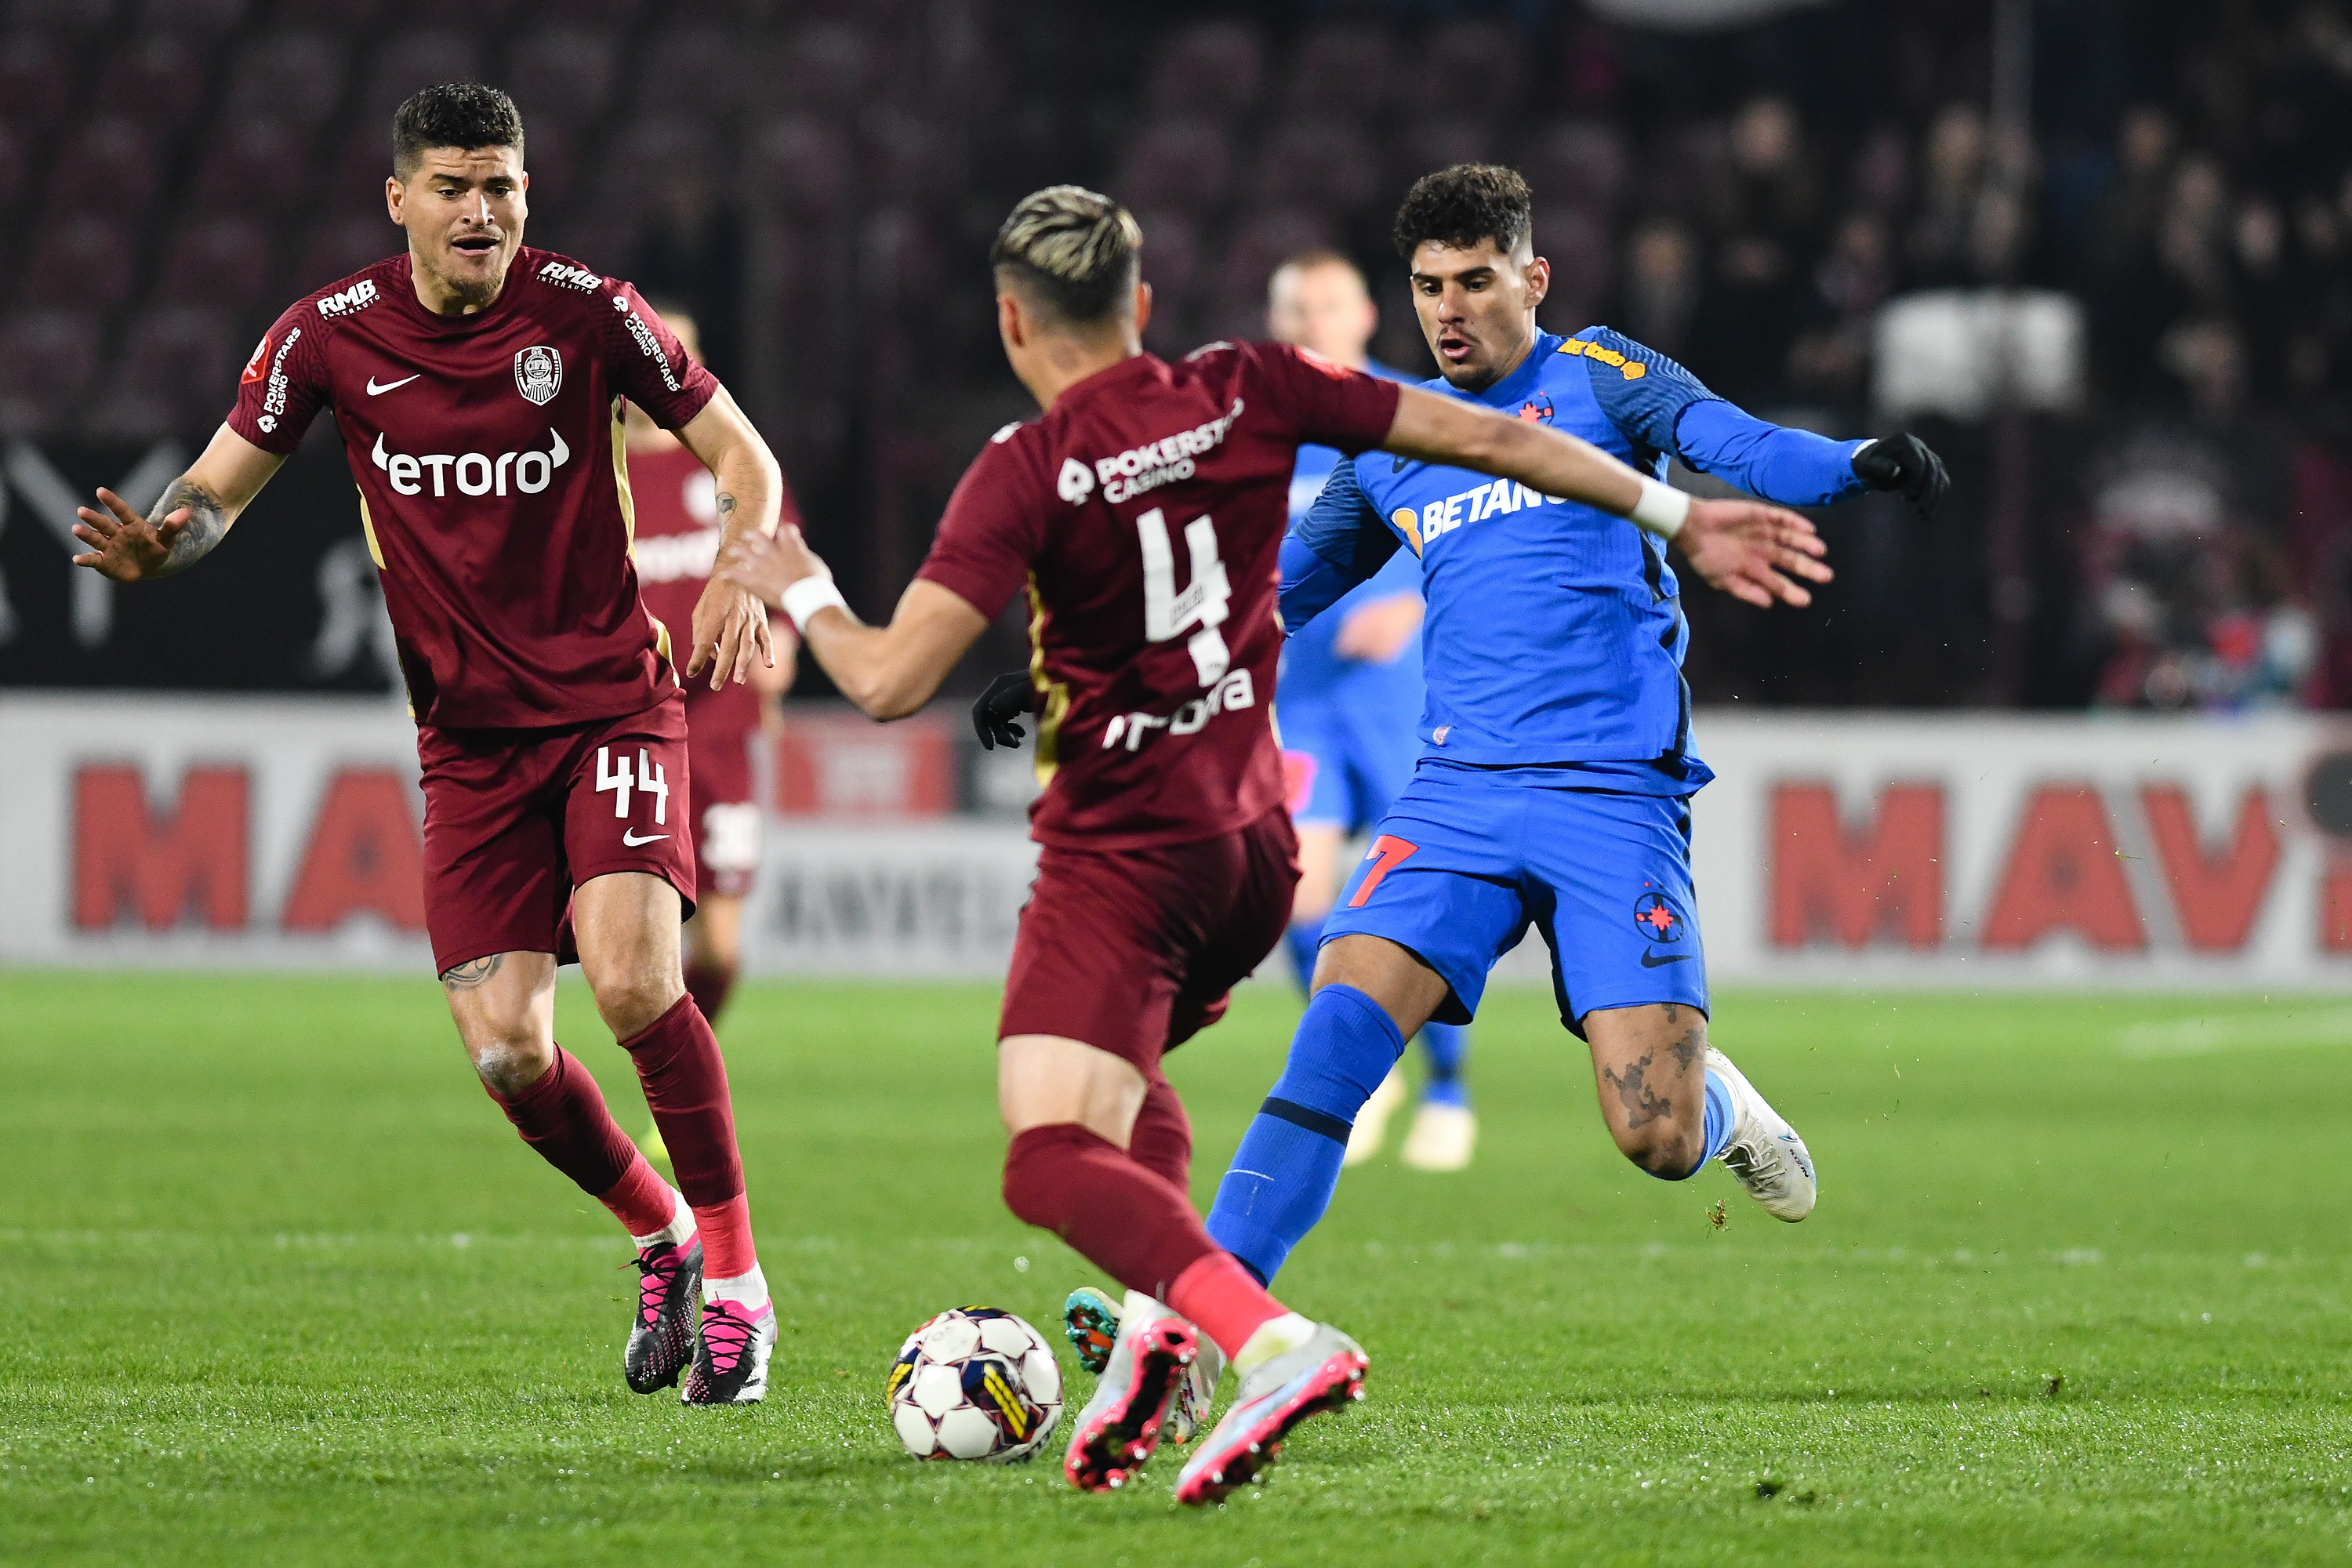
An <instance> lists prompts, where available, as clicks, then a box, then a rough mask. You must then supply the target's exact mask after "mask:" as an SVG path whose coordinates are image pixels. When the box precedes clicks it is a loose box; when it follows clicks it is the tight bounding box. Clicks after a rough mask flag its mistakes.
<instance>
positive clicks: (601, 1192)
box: [483, 1046, 671, 1234]
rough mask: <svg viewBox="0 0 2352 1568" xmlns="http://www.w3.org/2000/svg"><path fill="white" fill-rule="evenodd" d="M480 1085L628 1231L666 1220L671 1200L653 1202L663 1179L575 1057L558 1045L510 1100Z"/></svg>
mask: <svg viewBox="0 0 2352 1568" xmlns="http://www.w3.org/2000/svg"><path fill="white" fill-rule="evenodd" d="M483 1088H484V1090H485V1092H487V1093H488V1095H489V1097H490V1099H491V1100H495V1101H497V1103H498V1107H499V1110H503V1111H505V1112H506V1113H507V1120H508V1121H511V1122H513V1123H514V1128H515V1131H517V1132H520V1133H521V1134H522V1141H523V1142H526V1143H528V1144H530V1146H531V1148H532V1149H534V1150H536V1151H537V1152H538V1153H539V1156H540V1158H541V1159H542V1160H545V1161H546V1162H547V1163H549V1164H551V1165H552V1166H554V1167H555V1168H556V1169H557V1170H559V1171H561V1172H562V1173H564V1174H565V1175H567V1176H569V1177H571V1178H572V1181H574V1182H575V1183H577V1184H579V1186H580V1189H581V1191H583V1192H584V1193H586V1194H588V1195H589V1196H590V1197H593V1198H594V1199H596V1200H597V1201H598V1202H599V1203H602V1204H604V1206H605V1207H607V1208H609V1209H611V1210H612V1211H613V1215H614V1218H616V1219H618V1220H619V1221H620V1222H621V1223H622V1224H623V1225H625V1226H628V1227H629V1228H630V1230H631V1232H632V1233H640V1234H641V1233H642V1232H643V1231H653V1230H659V1229H660V1228H661V1227H662V1226H665V1225H667V1224H668V1223H669V1220H670V1214H671V1208H670V1204H669V1200H668V1199H667V1197H661V1198H659V1199H658V1200H656V1194H659V1193H665V1192H667V1188H668V1184H667V1183H665V1182H664V1181H663V1180H662V1179H661V1178H660V1177H659V1176H657V1175H656V1174H654V1171H653V1168H652V1167H651V1166H650V1165H647V1164H646V1157H645V1156H644V1155H643V1154H640V1153H638V1152H637V1146H636V1145H635V1143H633V1142H630V1141H629V1135H628V1134H627V1133H625V1132H624V1131H621V1126H620V1123H619V1122H617V1121H614V1120H613V1113H612V1112H611V1111H610V1110H607V1109H606V1108H605V1105H604V1091H603V1090H601V1089H598V1088H597V1087H596V1079H594V1077H593V1076H592V1075H591V1074H590V1073H589V1071H588V1069H587V1068H585V1067H583V1066H582V1065H581V1062H580V1058H577V1057H575V1056H573V1055H572V1053H571V1052H570V1051H567V1050H565V1049H564V1048H563V1047H562V1046H558V1047H555V1061H554V1064H553V1065H552V1066H551V1067H550V1068H548V1069H547V1070H546V1071H545V1072H543V1073H541V1074H540V1076H539V1081H538V1082H536V1083H534V1084H532V1085H531V1086H530V1088H529V1089H524V1090H523V1091H522V1092H521V1093H520V1094H518V1095H516V1096H515V1097H514V1098H513V1099H512V1100H509V1099H506V1098H505V1097H504V1096H502V1095H500V1094H499V1092H498V1091H497V1090H496V1089H490V1088H489V1086H488V1085H487V1084H485V1085H484V1086H483Z"/></svg>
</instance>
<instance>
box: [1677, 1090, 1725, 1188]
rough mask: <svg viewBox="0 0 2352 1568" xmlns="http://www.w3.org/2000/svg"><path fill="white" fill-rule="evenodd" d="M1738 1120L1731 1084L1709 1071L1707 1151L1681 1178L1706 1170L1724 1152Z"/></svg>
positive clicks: (1685, 1179)
mask: <svg viewBox="0 0 2352 1568" xmlns="http://www.w3.org/2000/svg"><path fill="white" fill-rule="evenodd" d="M1738 1120H1739V1113H1738V1111H1736V1110H1733V1109H1732V1107H1731V1086H1730V1085H1729V1084H1727V1083H1726V1082H1724V1081H1723V1079H1720V1078H1718V1077H1717V1076H1716V1075H1715V1073H1714V1072H1712V1071H1710V1072H1708V1074H1707V1075H1706V1122H1705V1124H1704V1125H1705V1131H1706V1153H1704V1154H1701V1155H1700V1156H1699V1157H1698V1163H1697V1164H1696V1165H1693V1166H1692V1167H1691V1168H1690V1172H1689V1174H1687V1175H1685V1176H1683V1177H1682V1178H1681V1179H1682V1180H1683V1181H1685V1182H1687V1181H1689V1180H1690V1179H1691V1177H1692V1176H1696V1175H1697V1174H1698V1173H1700V1172H1701V1171H1704V1170H1706V1163H1707V1162H1708V1161H1709V1160H1712V1159H1714V1158H1715V1157H1716V1156H1717V1154H1720V1153H1722V1152H1723V1149H1724V1145H1725V1144H1727V1143H1728V1142H1731V1129H1732V1126H1733V1124H1734V1123H1736V1122H1737V1121H1738Z"/></svg>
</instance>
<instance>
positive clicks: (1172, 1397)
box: [1062, 1292, 1201, 1492]
mask: <svg viewBox="0 0 2352 1568" xmlns="http://www.w3.org/2000/svg"><path fill="white" fill-rule="evenodd" d="M1200 1351H1201V1344H1200V1340H1199V1337H1198V1336H1197V1335H1196V1334H1195V1333H1194V1332H1193V1329H1192V1324H1190V1323H1188V1322H1186V1321H1184V1320H1183V1319H1181V1318H1180V1317H1177V1316H1176V1315H1175V1314H1174V1313H1172V1312H1170V1311H1169V1310H1167V1309H1166V1308H1165V1307H1163V1306H1161V1305H1160V1303H1159V1302H1157V1301H1154V1300H1151V1298H1150V1297H1148V1296H1141V1295H1137V1294H1135V1293H1133V1292H1130V1293H1129V1296H1128V1298H1127V1303H1126V1306H1125V1308H1124V1310H1121V1312H1120V1314H1119V1324H1118V1338H1117V1339H1116V1340H1115V1341H1113V1342H1112V1343H1111V1347H1110V1357H1109V1359H1108V1361H1106V1362H1105V1363H1103V1369H1102V1376H1101V1378H1100V1379H1099V1380H1097V1382H1096V1384H1095V1394H1094V1397H1093V1398H1092V1399H1089V1400H1087V1407H1086V1408H1085V1409H1084V1410H1082V1411H1080V1412H1078V1419H1077V1423H1076V1426H1075V1427H1074V1428H1073V1430H1072V1431H1071V1433H1070V1447H1069V1451H1068V1452H1067V1453H1066V1455H1065V1456H1064V1457H1063V1459H1062V1470H1063V1473H1064V1474H1066V1475H1067V1476H1068V1477H1069V1478H1070V1484H1071V1485H1072V1486H1074V1487H1076V1488H1077V1489H1079V1490H1080V1491H1082V1492H1107V1491H1113V1490H1116V1489H1118V1488H1119V1487H1122V1486H1124V1485H1126V1484H1127V1482H1128V1479H1129V1478H1130V1477H1132V1476H1133V1475H1134V1474H1135V1472H1136V1471H1138V1470H1139V1469H1141V1468H1143V1465H1144V1461H1145V1460H1147V1459H1149V1458H1151V1452H1152V1450H1153V1449H1155V1448H1157V1447H1159V1446H1160V1437H1161V1436H1163V1435H1165V1434H1166V1432H1167V1430H1168V1417H1169V1410H1170V1407H1171V1405H1174V1404H1175V1403H1176V1399H1177V1395H1178V1394H1181V1392H1182V1390H1183V1386H1184V1378H1185V1374H1186V1373H1187V1372H1188V1371H1189V1370H1190V1368H1191V1367H1192V1363H1193V1361H1194V1360H1195V1359H1196V1358H1197V1357H1198V1356H1199V1355H1200Z"/></svg>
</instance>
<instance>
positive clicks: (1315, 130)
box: [1251, 118, 1402, 212]
mask: <svg viewBox="0 0 2352 1568" xmlns="http://www.w3.org/2000/svg"><path fill="white" fill-rule="evenodd" d="M1369 143H1370V138H1369V137H1367V136H1366V135H1365V134H1364V133H1363V132H1361V131H1360V130H1359V129H1358V128H1357V127H1356V125H1355V124H1354V123H1353V122H1351V121H1345V120H1338V119H1328V118H1317V119H1310V120H1292V121H1285V122H1284V123H1283V124H1282V125H1280V126H1278V127H1276V129H1275V130H1274V131H1273V132H1272V133H1270V134H1269V135H1267V136H1266V137H1265V140H1264V141H1263V142H1262V143H1261V144H1260V146H1259V150H1258V153H1257V158H1256V164H1257V177H1256V180H1255V183H1254V187H1253V189H1252V191H1251V195H1252V197H1253V198H1254V199H1255V201H1257V202H1258V203H1259V204H1261V205H1266V206H1277V207H1295V208H1306V209H1312V210H1315V211H1318V212H1354V211H1356V210H1357V209H1358V208H1360V207H1362V206H1364V205H1366V204H1367V203H1369V202H1370V201H1371V200H1372V198H1373V197H1374V196H1375V195H1377V194H1379V190H1380V184H1381V174H1380V165H1379V163H1378V162H1377V161H1376V160H1375V159H1374V157H1373V156H1372V150H1371V147H1370V144H1369ZM1399 194H1400V195H1402V192H1400V193H1399Z"/></svg>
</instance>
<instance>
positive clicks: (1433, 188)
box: [1394, 163, 1535, 260]
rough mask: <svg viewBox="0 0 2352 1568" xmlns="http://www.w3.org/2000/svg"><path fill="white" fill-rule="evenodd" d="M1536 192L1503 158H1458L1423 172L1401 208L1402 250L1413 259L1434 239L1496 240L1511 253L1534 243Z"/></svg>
mask: <svg viewBox="0 0 2352 1568" xmlns="http://www.w3.org/2000/svg"><path fill="white" fill-rule="evenodd" d="M1534 223H1535V197H1534V196H1532V195H1529V194H1528V183H1527V181H1525V180H1523V179H1521V178H1519V172H1518V171H1517V169H1506V168H1505V167H1503V166H1502V165H1501V164H1500V163H1456V164H1454V166H1453V167H1452V168H1450V169H1440V170H1438V171H1437V173H1435V174H1423V176H1422V177H1421V178H1420V179H1418V180H1415V181H1414V182H1413V183H1412V190H1410V191H1407V192H1406V193H1405V197H1404V205H1402V206H1401V207H1399V208H1397V216H1396V229H1395V233H1394V238H1395V240H1396V247H1397V254H1398V255H1399V256H1402V257H1403V258H1406V259H1407V260H1411V259H1412V253H1413V252H1414V251H1415V250H1416V249H1418V248H1419V247H1422V246H1423V245H1426V244H1428V243H1429V242H1430V241H1431V240H1435V241H1436V242H1437V243H1438V244H1440V245H1448V246H1452V247H1454V248H1455V249H1457V250H1467V249H1469V248H1470V247H1472V246H1475V245H1476V244H1477V243H1478V242H1479V241H1480V240H1485V239H1491V240H1493V241H1494V242H1495V248H1496V249H1497V250H1500V251H1502V252H1504V253H1505V254H1506V255H1507V254H1509V253H1511V252H1513V251H1516V250H1517V249H1518V248H1519V247H1520V246H1522V245H1525V244H1526V243H1527V242H1528V232H1529V230H1530V229H1531V228H1532V226H1534Z"/></svg>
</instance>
